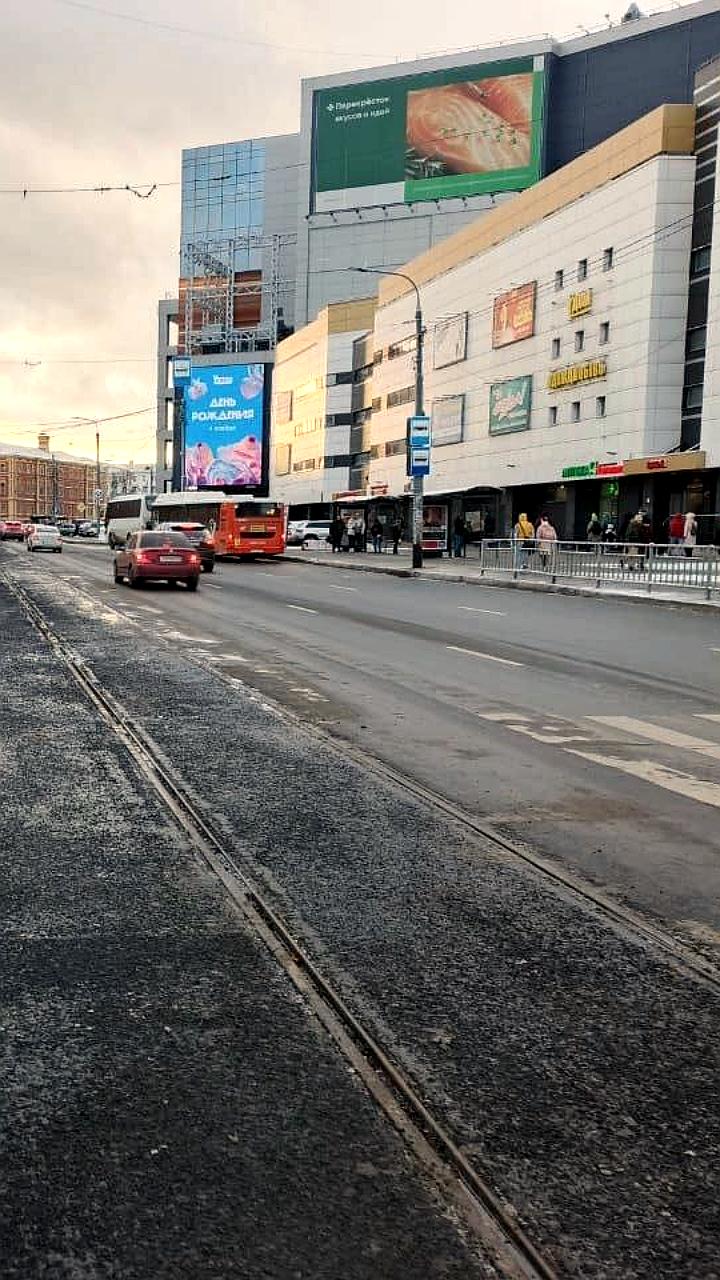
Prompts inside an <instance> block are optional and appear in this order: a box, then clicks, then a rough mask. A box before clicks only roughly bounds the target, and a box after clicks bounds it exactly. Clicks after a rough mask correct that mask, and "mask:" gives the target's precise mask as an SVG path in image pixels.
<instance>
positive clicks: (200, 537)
mask: <svg viewBox="0 0 720 1280" xmlns="http://www.w3.org/2000/svg"><path fill="white" fill-rule="evenodd" d="M153 527H154V528H155V529H158V530H160V531H161V532H163V533H165V532H168V533H184V534H185V537H186V538H187V540H188V542H189V543H190V545H191V546H193V547H194V548H195V550H196V551H197V553H198V555H199V556H200V560H201V562H202V571H203V573H212V571H213V569H214V568H215V539H214V537H213V535H212V534H211V532H210V530H209V529H208V528H207V527H206V526H205V525H204V524H196V523H194V522H192V521H190V520H172V521H171V520H164V521H163V522H162V523H161V524H156V525H154V526H153Z"/></svg>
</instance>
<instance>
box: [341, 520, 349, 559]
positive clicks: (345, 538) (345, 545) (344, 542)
mask: <svg viewBox="0 0 720 1280" xmlns="http://www.w3.org/2000/svg"><path fill="white" fill-rule="evenodd" d="M340 524H341V526H342V527H341V530H340V550H341V551H349V550H350V530H349V529H348V526H347V520H344V519H343V518H342V517H341V518H340Z"/></svg>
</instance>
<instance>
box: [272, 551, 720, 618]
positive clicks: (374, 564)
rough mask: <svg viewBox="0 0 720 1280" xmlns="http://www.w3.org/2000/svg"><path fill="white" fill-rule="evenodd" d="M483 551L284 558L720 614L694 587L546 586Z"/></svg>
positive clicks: (716, 602)
mask: <svg viewBox="0 0 720 1280" xmlns="http://www.w3.org/2000/svg"><path fill="white" fill-rule="evenodd" d="M476 555H477V552H476V551H475V550H473V552H472V555H469V556H467V557H463V558H462V559H451V558H450V557H449V556H442V557H435V556H426V557H425V564H424V567H423V568H422V569H413V567H412V560H411V554H410V548H409V547H407V548H405V547H403V548H401V550H400V551H399V553H398V555H396V556H394V555H393V554H392V551H384V552H382V553H381V554H379V555H376V554H375V553H374V552H371V551H370V552H359V553H358V552H354V551H348V552H343V553H339V554H338V553H335V554H333V552H332V551H329V550H328V551H324V552H312V551H303V550H302V548H299V547H298V548H288V549H287V550H286V552H285V556H284V559H285V560H286V561H289V562H295V563H303V564H314V565H321V566H323V567H324V568H330V569H355V570H358V569H361V570H363V571H364V572H365V573H385V574H390V575H391V576H394V577H398V578H420V577H422V578H425V579H428V580H430V581H434V582H460V583H466V584H471V585H473V586H479V587H481V586H483V585H484V584H486V585H487V586H492V587H507V588H508V590H517V591H542V592H550V593H554V594H555V595H566V596H585V597H592V598H595V599H597V598H604V597H607V598H608V599H612V600H643V601H645V602H646V603H649V604H664V605H667V604H673V605H689V606H694V607H697V608H704V609H714V610H720V597H716V598H714V599H712V600H706V599H705V595H704V592H703V590H702V589H701V588H698V589H696V590H694V589H693V588H692V587H685V588H683V587H674V588H670V587H669V588H662V587H659V586H657V585H656V584H655V583H653V590H652V593H651V594H649V593H648V590H647V587H644V586H643V583H642V579H639V581H638V583H637V585H636V584H634V583H633V584H625V583H603V584H602V585H601V586H600V587H595V586H594V585H587V586H585V585H583V584H581V583H577V582H556V583H551V582H545V581H543V580H542V579H541V578H540V577H539V576H536V575H534V574H523V571H522V570H520V571H519V575H518V577H517V578H513V577H512V576H511V575H510V574H508V573H493V572H492V571H489V570H486V571H485V573H481V571H480V563H479V560H478V559H477V558H476Z"/></svg>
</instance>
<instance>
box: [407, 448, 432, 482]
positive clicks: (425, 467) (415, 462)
mask: <svg viewBox="0 0 720 1280" xmlns="http://www.w3.org/2000/svg"><path fill="white" fill-rule="evenodd" d="M410 475H411V476H429V475H430V450H429V449H411V450H410Z"/></svg>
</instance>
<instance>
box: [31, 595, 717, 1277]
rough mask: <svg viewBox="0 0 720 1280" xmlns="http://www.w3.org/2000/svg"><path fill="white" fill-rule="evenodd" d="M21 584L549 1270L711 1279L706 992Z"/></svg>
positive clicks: (239, 699) (174, 666)
mask: <svg viewBox="0 0 720 1280" xmlns="http://www.w3.org/2000/svg"><path fill="white" fill-rule="evenodd" d="M33 594H34V595H35V597H36V598H37V599H38V601H40V602H41V603H42V606H43V608H45V609H46V610H47V612H48V615H49V616H51V617H52V618H53V620H54V621H55V623H56V625H57V626H58V627H59V629H60V630H61V631H62V632H63V634H65V635H67V636H68V638H69V639H71V640H72V641H73V643H74V644H75V645H76V647H77V648H78V649H79V650H80V651H81V652H83V654H84V655H85V657H86V658H87V659H88V660H89V661H90V662H91V665H92V667H93V669H94V670H95V672H96V673H97V675H98V677H99V678H100V679H101V680H102V681H103V683H105V684H106V686H107V687H108V688H109V689H110V690H111V691H112V692H114V693H115V694H116V695H117V696H118V697H120V698H121V699H122V700H123V702H124V703H125V705H126V706H127V707H128V708H129V709H130V710H131V711H132V712H133V714H134V715H136V716H137V718H138V720H139V721H140V722H141V723H142V724H143V725H144V727H145V728H146V729H147V731H148V732H149V733H150V734H151V735H152V736H153V738H154V739H155V741H156V742H157V743H158V744H159V745H160V747H161V748H162V750H163V751H164V753H165V755H166V757H167V759H168V760H169V761H170V762H171V763H172V765H173V766H174V767H175V768H176V770H177V771H178V772H179V773H180V774H181V775H183V777H184V778H185V779H187V780H188V781H189V782H190V784H191V786H192V787H194V789H195V792H196V794H197V795H198V796H199V797H200V798H201V799H202V801H203V803H204V804H205V806H206V808H207V811H208V812H209V814H210V815H211V817H212V818H213V820H214V821H215V823H216V824H217V825H218V826H220V827H222V828H223V829H224V830H225V831H226V833H227V834H228V836H229V837H230V838H231V839H232V842H233V846H234V849H235V851H236V854H237V855H238V856H242V857H244V858H246V859H247V860H248V862H249V863H250V864H251V865H252V866H253V868H254V870H255V873H256V874H257V875H259V876H261V877H262V879H263V880H264V882H265V884H266V885H267V886H269V887H270V889H271V891H272V893H273V894H274V895H275V898H276V900H277V902H278V904H279V905H280V906H281V908H282V910H283V912H284V913H285V915H286V917H287V918H288V919H289V920H290V922H291V923H292V924H293V925H294V927H295V928H296V929H298V930H303V931H304V934H305V937H306V939H307V940H308V943H309V945H310V947H311V949H312V950H313V951H314V953H315V954H316V956H318V957H319V959H320V961H321V963H322V964H323V965H324V967H325V969H326V971H329V972H330V973H331V974H332V976H334V977H335V978H336V980H337V981H338V982H339V983H341V984H342V986H343V988H344V990H345V991H346V993H347V994H348V995H349V996H350V997H351V998H352V1001H353V1003H354V1005H355V1007H356V1008H357V1009H359V1010H360V1011H361V1013H362V1014H363V1016H364V1017H365V1019H366V1020H367V1021H368V1022H370V1023H371V1024H372V1025H373V1027H374V1028H375V1030H376V1031H377V1033H378V1035H379V1036H380V1037H381V1038H382V1039H383V1041H384V1043H385V1044H386V1045H388V1046H389V1047H390V1048H391V1049H392V1051H393V1052H394V1054H395V1056H396V1057H397V1059H398V1060H399V1061H401V1062H402V1063H404V1064H405V1066H406V1067H407V1068H408V1069H409V1070H410V1071H411V1072H412V1074H413V1076H414V1078H415V1080H416V1081H417V1082H418V1083H419V1085H420V1087H421V1088H422V1090H423V1091H424V1093H425V1094H426V1096H427V1097H428V1098H429V1099H430V1100H431V1102H432V1104H433V1106H434V1107H435V1109H436V1110H437V1111H438V1112H439V1113H441V1114H442V1115H443V1116H444V1118H445V1120H446V1121H447V1122H448V1123H449V1124H450V1125H451V1126H452V1128H453V1131H454V1133H455V1135H456V1137H457V1138H458V1140H459V1141H460V1142H461V1144H462V1145H463V1146H464V1148H465V1150H466V1152H467V1153H468V1154H470V1155H472V1156H473V1158H474V1159H475V1160H476V1162H477V1163H478V1165H479V1167H481V1168H483V1169H485V1170H488V1171H489V1173H490V1177H491V1180H492V1182H493V1183H494V1185H495V1187H496V1188H497V1190H498V1191H499V1193H500V1194H501V1195H503V1196H505V1197H506V1198H507V1199H508V1200H509V1201H511V1202H512V1203H513V1204H514V1205H515V1207H516V1209H517V1211H518V1214H519V1216H520V1219H521V1221H522V1222H523V1225H524V1226H525V1228H526V1230H527V1231H528V1233H529V1234H530V1236H531V1237H532V1238H533V1239H534V1241H535V1243H536V1244H538V1245H539V1246H540V1247H541V1248H543V1249H544V1250H545V1252H546V1253H547V1254H549V1255H550V1256H551V1257H552V1258H553V1259H554V1260H555V1263H556V1265H557V1268H558V1270H559V1272H560V1273H561V1274H563V1275H567V1276H582V1277H593V1280H595V1278H599V1277H617V1278H619V1277H622V1278H623V1280H625V1278H628V1280H631V1278H632V1280H634V1278H638V1280H641V1278H642V1280H645V1278H648V1280H649V1278H650V1277H653V1278H655V1277H660V1276H662V1277H663V1278H664V1280H667V1278H668V1277H677V1278H678V1280H680V1278H682V1280H688V1277H691V1278H693V1277H698V1278H700V1277H702V1278H703V1280H711V1278H716V1277H718V1276H720V1262H719V1261H718V1241H719V1240H720V1210H719V1204H720V1197H719V1195H718V1192H719V1190H720V1186H719V1182H720V1176H719V1173H718V1170H719V1168H720V1164H719V1161H718V1156H719V1154H720V1102H719V1100H718V1090H717V1079H718V1069H719V1068H720V1035H719V1034H718V1032H719V1031H720V1001H718V999H717V997H716V996H715V995H714V994H713V993H711V992H709V991H707V990H706V989H705V988H703V987H702V986H700V985H698V984H696V983H694V982H692V981H690V980H689V979H686V978H684V977H682V976H681V975H679V974H678V973H677V972H676V971H675V970H673V968H672V967H671V965H670V964H669V963H667V962H666V961H665V960H664V959H663V958H662V957H656V956H654V955H653V954H652V953H650V952H648V951H647V950H646V949H644V948H643V947H641V946H639V945H637V946H636V945H634V944H633V943H631V942H628V941H627V940H625V939H623V938H622V937H620V936H618V935H617V934H616V933H614V932H613V931H612V930H611V929H609V928H605V927H604V925H603V924H602V923H601V922H598V920H597V919H596V918H595V917H593V915H592V914H590V913H589V912H586V911H585V910H584V909H583V908H582V907H580V906H578V905H577V904H575V903H572V902H569V901H567V900H565V899H564V898H563V897H562V896H561V895H559V894H556V893H555V892H553V891H550V890H548V889H547V888H546V887H545V886H544V885H543V884H542V882H541V881H540V880H539V879H538V878H537V877H536V876H535V875H534V874H533V873H532V872H531V871H530V870H527V871H526V870H522V869H518V868H517V867H515V866H512V865H511V864H509V863H508V862H506V861H505V859H504V858H503V857H502V855H500V854H499V853H498V852H497V850H495V849H494V848H491V847H489V846H487V847H486V846H485V845H484V844H483V842H482V841H481V840H479V839H477V838H475V837H473V838H468V837H467V836H466V835H465V834H464V833H462V832H461V831H459V830H458V828H456V827H455V826H454V825H453V824H452V823H451V822H450V821H446V820H445V819H444V818H443V817H439V816H438V815H437V814H436V813H434V812H433V811H431V810H429V809H428V808H426V807H425V806H423V805H422V804H421V803H420V802H419V801H417V800H415V799H414V798H412V797H410V796H407V795H405V794H403V793H402V792H401V791H400V790H399V789H397V788H396V787H394V786H392V785H390V784H385V783H383V782H381V781H379V780H378V779H377V778H376V777H373V776H369V775H367V774H366V773H365V772H364V771H363V770H362V769H361V768H360V767H358V766H357V765H356V764H354V763H353V762H351V761H348V760H345V759H343V758H342V757H341V756H340V755H338V754H337V753H336V752H334V751H333V750H332V749H331V748H330V747H328V748H327V749H326V748H325V747H323V746H322V745H320V746H319V745H318V744H317V743H316V742H315V741H313V740H312V739H310V738H309V737H308V736H307V735H306V734H305V732H304V731H303V730H302V729H301V728H300V727H298V726H295V725H293V724H291V723H289V722H288V721H287V720H286V719H284V718H283V717H281V716H279V715H277V714H276V713H275V712H274V711H273V709H272V708H268V707H267V706H266V705H264V704H263V702H262V699H261V698H259V697H257V696H251V695H250V693H249V692H248V691H245V690H243V689H237V690H232V689H229V688H228V687H227V685H224V684H222V683H221V682H220V681H218V680H217V679H216V678H215V677H214V676H213V674H212V673H207V674H206V673H205V672H204V671H202V670H200V669H198V668H197V667H195V666H193V665H191V664H189V663H188V662H187V661H185V660H184V659H183V658H182V657H181V656H180V655H172V654H169V653H168V651H167V650H165V649H162V651H161V654H162V656H161V657H159V656H158V652H157V650H156V649H155V648H154V646H153V645H152V644H151V643H149V642H146V640H145V639H144V638H143V635H142V631H141V630H140V629H137V628H135V629H132V630H129V629H126V626H127V624H124V623H123V624H119V625H116V626H114V627H109V626H108V625H107V624H106V623H105V622H103V620H102V618H101V617H97V616H93V611H92V610H90V611H89V612H86V613H85V614H84V615H83V616H80V615H79V614H78V612H77V610H76V608H75V607H74V605H73V603H72V600H71V599H70V598H69V597H65V598H63V592H62V590H61V589H60V588H59V586H58V585H57V584H54V585H53V586H52V587H49V586H48V585H47V582H46V581H45V583H43V581H42V580H41V579H40V578H39V577H38V578H36V579H35V581H34V585H33ZM128 639H130V641H131V643H130V644H129V643H128ZM439 749H441V747H440V746H439Z"/></svg>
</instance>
